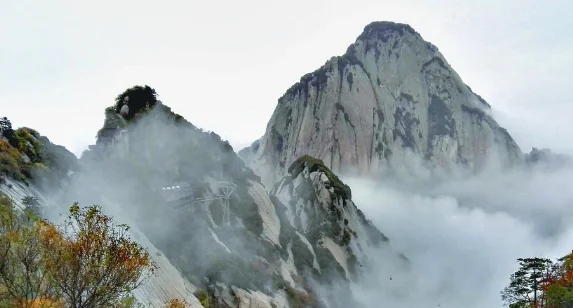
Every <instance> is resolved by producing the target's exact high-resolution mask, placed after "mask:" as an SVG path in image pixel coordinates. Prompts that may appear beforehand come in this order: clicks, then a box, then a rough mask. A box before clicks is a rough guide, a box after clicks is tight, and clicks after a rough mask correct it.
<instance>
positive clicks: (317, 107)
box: [240, 21, 523, 188]
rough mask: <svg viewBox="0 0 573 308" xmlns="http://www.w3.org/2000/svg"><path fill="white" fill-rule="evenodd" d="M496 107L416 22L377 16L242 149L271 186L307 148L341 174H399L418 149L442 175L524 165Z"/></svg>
mask: <svg viewBox="0 0 573 308" xmlns="http://www.w3.org/2000/svg"><path fill="white" fill-rule="evenodd" d="M490 109H491V108H490V106H489V104H488V103H487V102H486V101H485V100H484V99H483V98H482V97H480V96H479V95H477V94H476V93H474V92H473V91H472V90H471V88H470V87H469V86H468V85H466V84H465V83H464V82H463V80H462V78H461V77H460V76H459V75H458V74H457V73H456V72H455V71H454V70H453V68H452V67H451V66H450V65H449V64H448V62H447V60H446V59H445V58H444V56H443V55H442V54H441V53H440V52H439V50H438V48H437V47H436V46H434V45H433V44H431V43H430V42H427V41H425V40H424V39H423V38H422V37H421V36H420V35H419V34H418V33H417V32H416V31H415V30H414V29H413V28H412V27H411V26H409V25H407V24H399V23H394V22H386V21H380V22H373V23H371V24H369V25H367V26H366V27H365V28H364V31H363V32H362V33H361V34H360V35H359V36H358V38H357V39H356V41H355V42H354V43H353V44H351V45H350V46H349V47H348V49H347V51H346V53H344V54H343V55H341V56H337V57H332V58H330V59H329V60H328V61H327V62H326V63H325V64H324V65H323V66H322V67H320V68H319V69H317V70H315V71H314V72H312V73H309V74H306V75H304V76H303V77H302V78H301V79H300V81H299V82H298V83H296V84H295V85H293V86H292V87H291V88H289V89H288V90H287V91H286V93H285V94H284V95H283V96H282V97H281V98H280V99H279V101H278V104H277V107H276V109H275V112H274V113H273V115H272V117H271V119H270V122H269V124H268V126H267V131H266V132H265V135H264V136H263V138H262V139H260V140H259V142H257V143H256V146H253V147H252V148H250V149H249V148H248V149H246V150H243V151H241V152H240V155H241V157H242V158H243V159H244V160H245V161H246V162H247V164H249V165H250V166H251V167H252V168H253V169H254V170H255V172H256V173H258V174H259V175H261V178H262V179H263V182H264V183H265V185H267V187H269V188H270V187H273V184H274V183H276V181H277V180H278V179H280V178H282V176H284V175H285V174H286V173H287V172H288V166H289V165H290V164H291V163H292V162H294V161H295V160H296V159H297V158H299V157H301V156H303V155H310V156H312V157H316V158H318V159H321V160H322V161H323V162H324V164H325V165H326V166H328V168H330V169H331V170H332V171H333V172H335V173H337V174H340V173H348V174H356V173H358V174H377V173H380V172H387V171H388V172H390V173H391V172H392V170H393V169H395V168H397V169H400V168H401V167H399V165H409V164H411V161H409V160H410V157H412V156H411V155H410V154H411V153H413V154H414V155H415V156H417V158H413V159H421V160H424V164H425V165H427V166H428V167H429V168H430V169H438V170H436V171H437V172H438V173H441V171H440V170H442V171H447V170H452V168H453V167H454V166H461V167H464V168H466V169H468V170H469V171H471V172H478V171H480V170H482V169H483V168H484V166H485V165H486V163H488V162H490V161H492V159H493V160H496V161H499V163H500V164H501V165H504V166H511V165H514V164H516V163H519V162H521V161H522V160H523V153H522V152H521V150H520V149H519V146H518V145H517V144H516V143H515V141H514V140H513V138H511V136H510V135H509V133H508V132H507V131H506V130H505V129H503V128H502V127H500V126H499V125H498V124H497V123H496V121H495V120H494V119H493V117H492V116H491V114H490V112H489V110H490Z"/></svg>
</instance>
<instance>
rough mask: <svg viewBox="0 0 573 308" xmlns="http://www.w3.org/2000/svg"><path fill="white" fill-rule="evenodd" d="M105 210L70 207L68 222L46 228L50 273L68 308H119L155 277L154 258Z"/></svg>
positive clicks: (43, 238) (47, 266) (97, 207)
mask: <svg viewBox="0 0 573 308" xmlns="http://www.w3.org/2000/svg"><path fill="white" fill-rule="evenodd" d="M128 230H129V228H128V227H127V226H126V225H115V224H114V223H113V221H112V218H110V217H108V216H106V215H104V214H103V213H102V211H101V208H100V207H99V206H89V207H86V208H80V206H79V205H78V204H77V203H76V204H74V205H73V206H71V207H70V211H69V214H68V217H67V220H66V222H65V223H64V224H62V225H61V226H59V227H56V226H54V225H51V224H46V225H45V228H44V230H43V232H42V237H41V238H42V242H43V243H44V245H45V247H50V248H51V249H50V250H51V251H50V254H49V255H48V256H47V262H46V270H47V271H48V272H49V273H50V276H51V278H52V280H53V282H54V283H55V284H56V286H57V289H58V290H59V291H60V292H61V295H62V297H63V298H64V300H65V302H66V304H67V306H68V307H73V308H87V307H115V306H117V305H118V304H119V303H120V302H121V301H122V300H123V299H125V298H126V297H128V296H129V295H130V294H131V292H132V291H133V290H134V289H136V288H137V287H139V286H140V285H141V284H142V283H143V282H144V280H145V279H146V278H148V277H149V276H150V275H152V274H153V272H154V271H155V269H156V265H155V264H154V263H153V262H152V260H151V258H150V256H149V253H148V252H147V251H146V250H145V249H144V248H143V247H142V246H140V245H139V244H138V243H136V242H135V241H132V240H131V239H130V238H129V235H128V233H127V232H128Z"/></svg>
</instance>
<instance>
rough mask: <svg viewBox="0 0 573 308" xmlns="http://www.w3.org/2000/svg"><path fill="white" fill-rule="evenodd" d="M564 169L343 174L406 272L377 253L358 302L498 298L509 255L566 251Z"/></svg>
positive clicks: (486, 305)
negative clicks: (425, 177)
mask: <svg viewBox="0 0 573 308" xmlns="http://www.w3.org/2000/svg"><path fill="white" fill-rule="evenodd" d="M572 178H573V168H572V167H571V166H562V167H561V168H553V169H548V168H543V167H538V168H525V167H524V168H514V169H511V171H510V170H507V169H500V168H489V169H488V170H486V171H485V172H483V173H481V174H479V175H477V176H470V177H467V176H457V177H452V178H450V179H449V180H444V181H440V182H424V181H415V180H412V179H410V181H398V180H392V179H389V178H386V179H378V180H375V179H364V178H357V177H352V178H349V177H346V178H343V181H344V182H345V183H346V184H348V185H349V186H350V187H351V189H352V199H353V201H354V202H355V204H356V205H357V206H358V207H359V208H360V209H361V210H362V211H363V212H364V213H365V214H366V217H368V218H369V219H371V220H372V221H373V223H374V224H375V226H376V227H378V228H379V229H380V230H381V231H382V232H383V233H384V234H385V235H386V236H388V237H389V238H390V244H391V245H392V247H393V249H395V250H396V251H399V252H402V253H404V254H405V255H406V257H407V258H408V259H409V260H410V261H411V271H407V272H406V271H400V270H398V269H396V268H392V266H391V265H388V264H387V262H388V261H387V260H388V259H384V258H380V259H379V263H378V264H377V265H376V266H374V269H373V270H372V272H371V273H370V274H369V275H368V277H366V279H364V280H362V281H360V282H358V283H357V284H354V285H353V291H354V293H355V294H357V295H359V296H357V298H359V299H360V300H361V301H362V302H363V303H364V304H365V305H366V306H367V307H455V308H457V307H468V308H473V307H475V308H492V307H502V306H503V303H502V301H501V297H500V291H501V290H502V289H503V288H504V287H505V286H506V285H508V284H509V277H510V275H511V274H512V273H513V272H515V271H516V270H517V262H516V259H517V258H521V257H548V258H557V257H562V256H564V255H566V254H568V253H570V252H571V251H572V249H573V224H572V220H573V190H571V189H570V188H569V187H570V183H571V179H572ZM370 253H377V252H376V251H371V252H370ZM390 277H391V278H392V279H390ZM397 291H399V292H397Z"/></svg>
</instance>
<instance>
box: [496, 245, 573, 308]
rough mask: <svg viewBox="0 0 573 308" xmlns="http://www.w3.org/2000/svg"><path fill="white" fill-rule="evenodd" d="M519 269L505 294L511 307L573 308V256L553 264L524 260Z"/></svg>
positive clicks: (503, 295) (535, 259) (533, 259)
mask: <svg viewBox="0 0 573 308" xmlns="http://www.w3.org/2000/svg"><path fill="white" fill-rule="evenodd" d="M517 261H518V262H519V269H518V270H517V271H516V272H515V273H514V274H512V275H511V277H510V284H509V285H508V286H507V287H505V289H504V290H503V291H502V292H501V296H502V299H503V301H504V302H505V304H506V305H508V306H509V307H510V308H566V307H573V253H571V254H568V255H566V256H564V257H563V258H559V259H557V260H556V261H551V260H550V259H546V258H537V257H536V258H520V259H518V260H517Z"/></svg>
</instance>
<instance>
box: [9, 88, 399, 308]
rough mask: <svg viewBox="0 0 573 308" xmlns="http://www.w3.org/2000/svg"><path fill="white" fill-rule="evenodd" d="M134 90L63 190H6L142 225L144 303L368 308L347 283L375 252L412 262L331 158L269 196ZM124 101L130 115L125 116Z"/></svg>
mask: <svg viewBox="0 0 573 308" xmlns="http://www.w3.org/2000/svg"><path fill="white" fill-rule="evenodd" d="M133 91H145V90H144V89H143V88H141V89H139V88H138V89H134V88H132V89H130V90H128V91H127V92H129V93H132V92H133ZM124 94H125V93H124ZM125 96H126V95H120V97H119V101H120V102H124V101H125V102H126V101H128V100H126V99H125ZM130 96H131V97H130V99H129V103H124V104H123V105H117V106H115V107H110V108H108V109H106V120H105V121H104V127H103V129H102V130H100V131H99V133H98V142H97V145H95V146H92V147H90V150H87V151H86V152H84V154H83V155H82V157H81V158H80V159H79V161H78V163H77V168H75V169H74V172H70V173H69V175H68V176H67V178H68V180H67V184H66V185H65V187H64V188H63V189H61V190H58V191H55V192H54V191H49V192H41V191H39V190H36V189H35V188H33V186H25V185H24V184H21V183H19V182H17V181H16V182H14V181H13V180H9V181H12V182H13V183H12V182H10V183H12V184H14V185H12V184H10V187H8V186H1V187H0V189H1V190H2V191H4V192H5V193H7V194H9V195H11V196H13V197H14V198H15V199H18V200H20V199H21V198H22V197H23V196H24V195H27V194H28V195H36V196H38V198H39V200H40V201H41V203H42V205H43V207H44V208H45V209H50V211H52V212H54V213H57V212H62V211H64V210H65V209H66V206H68V205H69V204H70V202H72V201H78V202H79V203H80V204H84V205H88V204H100V205H102V206H103V208H104V211H105V212H107V213H108V214H110V215H112V216H114V218H115V219H116V220H117V221H119V222H121V223H128V224H129V225H131V226H133V227H134V229H133V230H134V231H133V232H132V235H133V237H134V238H135V239H136V240H138V241H139V242H140V243H142V244H143V245H144V246H145V247H147V248H148V249H149V250H150V253H151V255H152V257H153V258H154V260H155V261H156V262H157V263H158V264H159V266H160V270H159V272H158V275H157V276H156V277H154V278H152V279H151V280H150V281H148V282H147V283H146V284H145V285H144V286H143V287H142V288H141V289H139V290H137V292H135V295H136V297H137V299H138V301H139V302H141V303H142V304H144V305H146V307H162V304H163V303H165V302H166V301H167V300H169V299H173V298H179V299H185V300H186V301H187V302H189V303H190V304H191V306H192V307H199V305H203V306H209V307H269V308H271V307H274V308H277V307H279V308H280V307H285V308H286V307H359V305H358V303H357V302H356V299H355V298H354V297H353V295H352V292H351V288H350V285H351V283H352V282H353V281H357V280H359V279H360V278H361V276H362V273H363V272H364V271H368V269H369V267H370V266H371V263H370V261H369V257H372V256H369V255H368V253H367V252H368V251H369V249H380V250H382V251H386V252H388V258H389V259H391V260H397V262H398V263H399V264H403V265H404V266H407V261H406V259H405V258H404V257H403V256H401V255H399V254H397V253H395V252H394V251H393V250H392V248H391V247H390V245H389V242H388V239H387V238H386V237H385V236H384V235H383V234H382V233H381V232H380V231H379V230H377V229H376V228H375V227H374V226H373V225H372V224H371V223H370V222H369V221H368V220H367V219H366V218H365V217H364V214H363V213H362V212H361V211H360V210H358V208H357V207H356V205H354V203H353V202H352V200H351V192H350V189H349V188H348V186H346V185H344V183H342V182H341V181H340V180H339V179H338V178H337V177H336V176H335V175H334V174H333V173H332V172H331V171H330V170H329V169H328V168H327V167H326V166H325V165H324V164H323V162H322V161H320V160H317V159H314V158H311V157H303V158H301V159H299V160H298V161H296V162H294V163H293V164H292V166H290V168H289V169H288V174H287V175H286V176H285V177H284V179H283V180H282V181H281V182H280V183H279V184H277V186H276V187H275V189H274V190H273V192H272V193H268V192H267V190H266V189H265V187H264V186H263V185H262V183H261V181H260V178H259V177H258V176H257V175H255V173H253V171H252V170H251V169H249V168H248V167H247V166H246V165H245V163H244V162H243V161H242V160H241V159H240V158H239V157H238V156H237V154H236V153H235V152H234V151H233V149H232V147H231V146H230V145H229V144H228V143H227V142H225V141H223V140H221V138H220V137H219V136H218V135H216V134H214V133H208V132H204V131H202V130H201V129H198V128H196V127H195V126H193V125H192V124H191V123H189V122H187V121H185V120H184V119H183V118H182V117H181V116H179V115H177V114H175V113H173V112H172V111H171V109H170V108H169V107H167V106H165V105H163V104H157V102H154V101H153V95H152V96H145V95H140V96H142V97H146V101H149V100H151V101H149V104H147V102H146V103H145V104H142V102H138V101H137V100H136V99H134V97H137V95H130ZM131 103H134V105H129V104H131ZM138 104H139V105H138ZM125 105H128V107H129V110H130V112H132V113H130V114H129V115H130V117H127V119H126V118H123V119H121V118H118V117H119V115H118V114H117V110H121V108H123V109H126V108H125V107H124V106H125ZM138 106H139V107H138ZM116 109H117V110H116ZM16 184H17V185H16ZM20 190H22V191H20ZM341 295H342V296H341ZM334 299H335V300H334Z"/></svg>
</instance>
